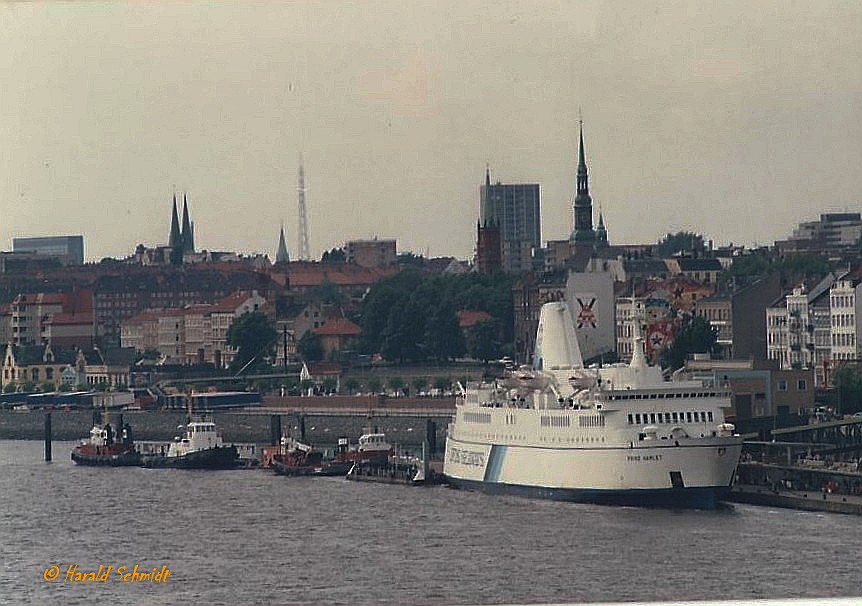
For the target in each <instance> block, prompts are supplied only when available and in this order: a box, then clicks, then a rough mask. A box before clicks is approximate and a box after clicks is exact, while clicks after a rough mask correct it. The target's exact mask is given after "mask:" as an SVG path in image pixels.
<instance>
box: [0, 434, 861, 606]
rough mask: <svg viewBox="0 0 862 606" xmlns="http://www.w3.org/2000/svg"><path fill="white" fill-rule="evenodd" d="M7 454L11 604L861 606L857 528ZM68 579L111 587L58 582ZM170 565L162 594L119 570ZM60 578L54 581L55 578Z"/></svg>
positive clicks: (0, 549) (820, 518) (831, 522)
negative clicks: (826, 603)
mask: <svg viewBox="0 0 862 606" xmlns="http://www.w3.org/2000/svg"><path fill="white" fill-rule="evenodd" d="M71 447H72V444H70V443H55V444H54V459H55V460H54V462H53V463H45V462H44V461H42V444H41V443H39V442H12V441H0V461H2V466H0V497H2V498H0V520H2V522H0V571H2V572H0V603H12V604H59V603H62V604H90V603H93V602H96V601H103V602H105V603H108V602H113V601H119V602H123V603H128V604H177V603H181V602H188V601H191V602H193V603H206V604H297V603H320V604H357V603H390V604H434V605H436V604H500V603H513V602H519V603H538V602H560V601H610V600H658V599H664V600H682V599H719V598H721V599H731V598H739V599H754V598H774V597H791V596H793V597H807V596H816V597H826V596H850V595H859V594H860V593H862V572H860V567H859V564H858V562H857V554H858V546H859V545H860V544H862V520H860V519H859V518H857V517H853V516H843V515H836V514H818V513H803V512H795V511H790V510H772V509H768V508H758V507H753V506H746V505H734V506H732V507H729V508H727V509H725V510H720V511H666V510H657V509H640V508H622V507H606V506H592V505H577V504H569V503H553V502H545V501H534V500H529V499H522V498H515V497H511V498H508V497H492V496H486V495H483V494H478V493H471V492H465V491H457V490H452V489H448V488H445V487H434V488H411V487H406V486H387V485H377V484H363V483H353V482H348V481H346V480H343V479H338V478H317V479H308V478H283V477H277V476H273V475H271V474H269V473H267V472H265V471H262V470H251V471H245V470H244V471H209V472H207V471H182V470H169V469H165V470H146V469H137V468H128V469H99V468H88V467H77V466H75V465H74V464H73V463H72V462H71V461H70V460H69V458H68V457H69V452H70V450H71ZM70 564H77V565H78V570H81V571H91V570H95V569H97V568H98V567H99V564H103V565H105V566H108V565H111V566H114V571H112V573H111V581H109V582H107V583H93V582H78V583H74V582H65V583H64V582H62V579H63V576H64V573H65V571H66V570H67V568H68V567H69V565H70ZM135 564H138V565H139V566H140V568H141V569H143V570H146V571H149V570H151V569H152V568H154V567H158V568H161V567H162V566H167V567H168V568H169V569H170V571H171V575H170V576H169V577H168V579H167V581H165V582H164V583H145V582H142V583H134V584H133V583H124V582H117V581H115V580H114V579H115V578H116V573H115V571H116V568H117V567H118V566H128V567H132V566H134V565H135ZM53 565H56V566H59V568H60V569H61V573H60V578H58V579H57V580H55V581H46V580H44V578H43V573H44V571H45V569H46V568H48V567H49V566H53Z"/></svg>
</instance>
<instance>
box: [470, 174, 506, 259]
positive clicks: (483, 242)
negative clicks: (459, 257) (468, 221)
mask: <svg viewBox="0 0 862 606" xmlns="http://www.w3.org/2000/svg"><path fill="white" fill-rule="evenodd" d="M480 198H481V202H480V207H479V220H478V221H477V222H476V269H477V270H478V271H479V273H481V274H493V273H496V272H498V271H500V270H502V269H503V247H502V242H501V238H500V223H499V222H498V221H497V220H496V219H495V218H494V216H493V207H492V206H491V199H490V198H491V169H490V168H488V167H486V168H485V186H484V187H483V188H481V190H480Z"/></svg>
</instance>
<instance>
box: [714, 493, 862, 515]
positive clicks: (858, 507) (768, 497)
mask: <svg viewBox="0 0 862 606" xmlns="http://www.w3.org/2000/svg"><path fill="white" fill-rule="evenodd" d="M727 500H728V501H732V502H735V503H747V504H749V505H762V506H766V507H782V508H785V509H799V510H802V511H828V512H831V513H846V514H852V515H857V516H858V515H862V499H860V498H859V497H853V496H842V495H840V494H827V493H803V492H796V493H794V492H790V491H781V490H770V489H766V488H764V487H762V486H752V485H737V486H734V487H733V490H731V492H730V496H729V497H728V499H727Z"/></svg>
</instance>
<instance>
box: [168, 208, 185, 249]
mask: <svg viewBox="0 0 862 606" xmlns="http://www.w3.org/2000/svg"><path fill="white" fill-rule="evenodd" d="M168 246H169V247H170V249H171V263H172V264H173V265H180V264H181V263H182V262H183V241H182V236H181V235H180V220H179V218H178V217H177V195H176V194H174V205H173V209H172V210H171V233H170V236H168Z"/></svg>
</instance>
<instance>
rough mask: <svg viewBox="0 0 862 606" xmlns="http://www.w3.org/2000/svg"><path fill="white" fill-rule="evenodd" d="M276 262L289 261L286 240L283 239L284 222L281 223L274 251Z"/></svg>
mask: <svg viewBox="0 0 862 606" xmlns="http://www.w3.org/2000/svg"><path fill="white" fill-rule="evenodd" d="M275 262H276V263H290V255H289V254H287V242H285V240H284V224H282V225H281V232H280V233H279V234H278V252H276V253H275Z"/></svg>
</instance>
